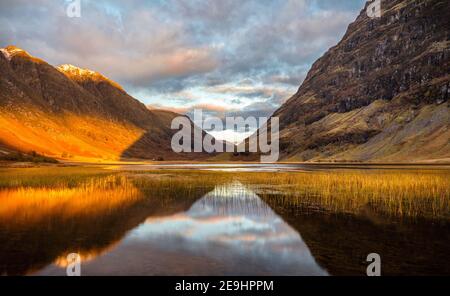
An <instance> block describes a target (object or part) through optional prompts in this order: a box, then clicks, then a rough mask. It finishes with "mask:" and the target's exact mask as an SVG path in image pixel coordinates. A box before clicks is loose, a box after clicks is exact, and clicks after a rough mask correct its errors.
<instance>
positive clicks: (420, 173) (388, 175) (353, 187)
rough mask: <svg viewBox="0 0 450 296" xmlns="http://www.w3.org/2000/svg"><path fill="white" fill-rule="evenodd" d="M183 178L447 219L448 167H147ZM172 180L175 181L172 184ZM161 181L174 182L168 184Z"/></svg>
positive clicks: (281, 198)
mask: <svg viewBox="0 0 450 296" xmlns="http://www.w3.org/2000/svg"><path fill="white" fill-rule="evenodd" d="M142 174H151V175H154V176H161V177H160V179H162V180H164V179H166V178H170V179H175V178H177V176H178V178H182V179H183V180H184V181H185V183H188V184H189V185H188V186H190V187H191V188H195V187H197V186H205V185H207V184H209V185H212V184H221V183H225V182H232V181H234V180H237V181H240V182H242V183H244V184H246V185H247V186H248V187H249V188H250V189H251V190H253V191H255V193H257V194H258V195H259V196H261V197H263V198H271V199H274V200H275V201H277V202H280V203H282V204H283V205H285V206H293V207H299V208H303V209H309V210H321V211H328V212H335V213H350V214H361V213H365V212H372V213H376V214H380V215H383V216H389V217H396V218H412V219H416V218H427V219H436V220H438V219H445V220H449V219H450V171H449V170H417V169H415V170H404V169H399V170H397V169H396V170H387V169H374V170H332V171H310V172H251V173H248V172H217V171H182V170H180V171H170V175H167V172H166V171H150V172H149V171H147V172H142ZM172 182H175V181H172ZM174 184H175V183H174ZM165 186H168V188H170V186H173V184H171V183H170V182H169V183H166V185H165Z"/></svg>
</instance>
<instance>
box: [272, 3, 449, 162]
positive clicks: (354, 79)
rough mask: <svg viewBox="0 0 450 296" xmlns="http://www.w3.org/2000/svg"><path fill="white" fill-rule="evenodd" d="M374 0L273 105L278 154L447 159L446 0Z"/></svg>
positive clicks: (314, 157)
mask: <svg viewBox="0 0 450 296" xmlns="http://www.w3.org/2000/svg"><path fill="white" fill-rule="evenodd" d="M381 3H382V13H383V14H382V17H381V18H374V19H371V18H369V17H368V16H367V15H366V10H365V9H364V10H362V11H361V13H360V15H359V16H358V18H357V19H356V21H355V22H354V23H352V24H351V25H350V26H349V27H348V30H347V32H346V34H345V36H344V37H343V39H342V40H341V41H340V42H339V44H338V45H337V46H335V47H332V48H331V49H330V50H329V51H328V52H327V53H326V54H325V55H324V56H323V57H321V58H320V59H319V60H317V61H316V62H315V63H314V65H313V66H312V68H311V70H310V71H309V73H308V75H307V77H306V79H305V81H304V82H303V84H302V85H301V87H300V89H299V90H298V92H297V93H296V94H295V95H294V96H293V97H292V98H290V99H289V100H288V101H287V102H286V103H285V104H284V105H283V106H281V108H280V109H279V110H277V111H276V112H275V114H274V116H278V117H279V118H280V129H281V131H280V133H281V140H280V143H281V152H282V155H283V159H285V160H299V161H314V160H341V161H346V160H347V161H348V160H351V161H389V162H395V161H428V160H431V161H450V144H449V139H450V130H449V114H450V112H449V103H448V98H449V94H450V21H449V20H450V9H449V4H448V1H441V0H427V1H412V0H383V1H381ZM367 5H368V4H366V6H367Z"/></svg>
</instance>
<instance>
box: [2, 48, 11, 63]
mask: <svg viewBox="0 0 450 296" xmlns="http://www.w3.org/2000/svg"><path fill="white" fill-rule="evenodd" d="M0 52H1V53H2V54H3V56H4V57H5V58H6V59H7V60H8V61H11V55H10V54H9V52H8V51H7V50H6V49H4V48H0Z"/></svg>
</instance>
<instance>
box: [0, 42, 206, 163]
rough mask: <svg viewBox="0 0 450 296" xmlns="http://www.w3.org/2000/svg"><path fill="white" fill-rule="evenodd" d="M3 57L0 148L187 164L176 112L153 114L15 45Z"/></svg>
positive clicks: (103, 81) (96, 80)
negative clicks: (179, 149) (174, 144)
mask: <svg viewBox="0 0 450 296" xmlns="http://www.w3.org/2000/svg"><path fill="white" fill-rule="evenodd" d="M1 53H2V54H0V90H1V92H0V124H2V130H1V131H0V144H1V146H3V147H7V148H10V149H14V150H18V151H21V152H25V153H28V152H30V151H35V152H37V153H40V154H42V155H46V156H51V157H55V158H62V159H70V160H124V159H169V160H170V159H180V160H183V159H190V158H193V157H199V158H202V157H204V156H205V155H203V154H198V153H197V154H196V155H187V154H176V153H174V152H173V151H172V149H171V146H170V143H171V138H172V135H173V134H174V132H175V131H172V130H171V128H170V123H171V120H172V119H173V118H175V117H177V116H181V115H179V114H176V113H171V112H163V111H155V110H153V111H151V110H149V109H148V108H147V107H146V106H145V105H144V104H143V103H141V102H139V101H138V100H136V99H135V98H133V97H131V96H130V95H128V94H127V93H126V92H125V90H124V89H123V88H122V87H121V86H120V85H119V84H117V83H116V82H114V81H112V80H110V79H108V78H106V77H105V76H103V75H102V74H100V73H98V72H95V71H91V70H87V69H81V68H78V67H76V66H67V65H66V66H60V67H58V68H55V67H53V66H51V65H50V64H48V63H46V62H45V61H43V60H41V59H38V58H36V57H33V56H32V55H30V54H29V53H28V52H26V51H25V50H23V49H20V48H18V47H16V46H7V47H5V48H3V49H1Z"/></svg>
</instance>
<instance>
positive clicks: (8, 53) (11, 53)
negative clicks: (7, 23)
mask: <svg viewBox="0 0 450 296" xmlns="http://www.w3.org/2000/svg"><path fill="white" fill-rule="evenodd" d="M0 52H1V53H2V54H3V56H4V57H5V58H6V59H7V60H8V61H10V60H11V59H12V58H13V57H15V56H16V55H22V56H26V57H30V58H31V57H32V56H31V55H30V54H29V53H28V52H26V51H25V50H23V49H21V48H19V47H17V46H14V45H8V46H7V47H5V48H0Z"/></svg>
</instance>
